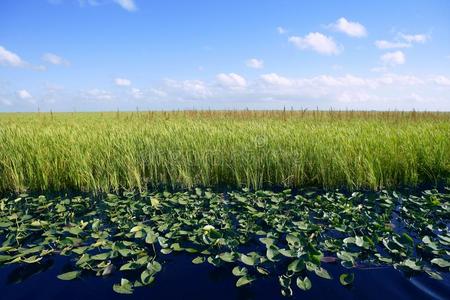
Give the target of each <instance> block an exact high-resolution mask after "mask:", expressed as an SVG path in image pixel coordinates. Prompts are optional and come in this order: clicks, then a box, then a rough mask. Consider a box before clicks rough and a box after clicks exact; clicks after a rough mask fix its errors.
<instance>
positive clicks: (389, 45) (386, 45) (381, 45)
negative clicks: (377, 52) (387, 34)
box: [375, 40, 411, 49]
mask: <svg viewBox="0 0 450 300" xmlns="http://www.w3.org/2000/svg"><path fill="white" fill-rule="evenodd" d="M375 46H376V47H377V48H378V49H395V48H409V47H411V44H408V43H402V42H389V41H385V40H378V41H375Z"/></svg>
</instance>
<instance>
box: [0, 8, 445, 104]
mask: <svg viewBox="0 0 450 300" xmlns="http://www.w3.org/2000/svg"><path fill="white" fill-rule="evenodd" d="M371 2H372V3H369V1H363V2H362V1H294V0H277V1H275V0H273V1H264V0H257V1H256V0H246V1H238V0H227V1H219V0H217V1H210V0H195V1H194V0H192V1H181V0H179V1H175V0H165V1H144V0H134V1H132V0H33V1H25V0H21V1H18V0H2V1H1V2H0V111H5V112H6V111H37V110H38V108H39V109H40V110H41V111H48V110H53V111H74V110H76V111H91V110H92V111H99V110H117V109H120V110H135V109H136V108H139V109H141V110H145V109H186V108H196V109H208V108H211V109H239V108H251V109H282V108H283V107H284V106H286V107H287V108H290V107H293V108H295V109H300V108H316V107H319V108H321V109H329V108H330V107H332V108H335V109H377V110H388V109H389V110H394V109H405V110H410V109H418V110H450V1H446V0H441V1H437V0H428V1H413V0H409V1H406V0H405V1H371Z"/></svg>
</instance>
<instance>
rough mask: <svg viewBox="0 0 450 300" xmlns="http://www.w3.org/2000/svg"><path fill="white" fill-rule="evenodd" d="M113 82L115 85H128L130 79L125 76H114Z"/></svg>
mask: <svg viewBox="0 0 450 300" xmlns="http://www.w3.org/2000/svg"><path fill="white" fill-rule="evenodd" d="M114 83H115V84H116V85H117V86H130V85H131V80H129V79H126V78H115V79H114Z"/></svg>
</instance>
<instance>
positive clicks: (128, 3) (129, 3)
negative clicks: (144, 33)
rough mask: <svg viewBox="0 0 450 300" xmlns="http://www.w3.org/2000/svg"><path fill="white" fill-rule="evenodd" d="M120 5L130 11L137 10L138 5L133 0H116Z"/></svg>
mask: <svg viewBox="0 0 450 300" xmlns="http://www.w3.org/2000/svg"><path fill="white" fill-rule="evenodd" d="M114 2H116V3H117V4H118V5H120V6H121V7H122V8H123V9H126V10H128V11H136V10H137V7H136V4H135V3H134V1H133V0H114Z"/></svg>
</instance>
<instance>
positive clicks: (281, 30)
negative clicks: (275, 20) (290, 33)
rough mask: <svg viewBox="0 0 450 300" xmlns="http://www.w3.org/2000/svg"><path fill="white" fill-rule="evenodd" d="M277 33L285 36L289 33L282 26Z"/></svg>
mask: <svg viewBox="0 0 450 300" xmlns="http://www.w3.org/2000/svg"><path fill="white" fill-rule="evenodd" d="M277 31H278V33H279V34H285V33H286V32H287V30H286V29H285V28H283V27H281V26H278V27H277Z"/></svg>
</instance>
